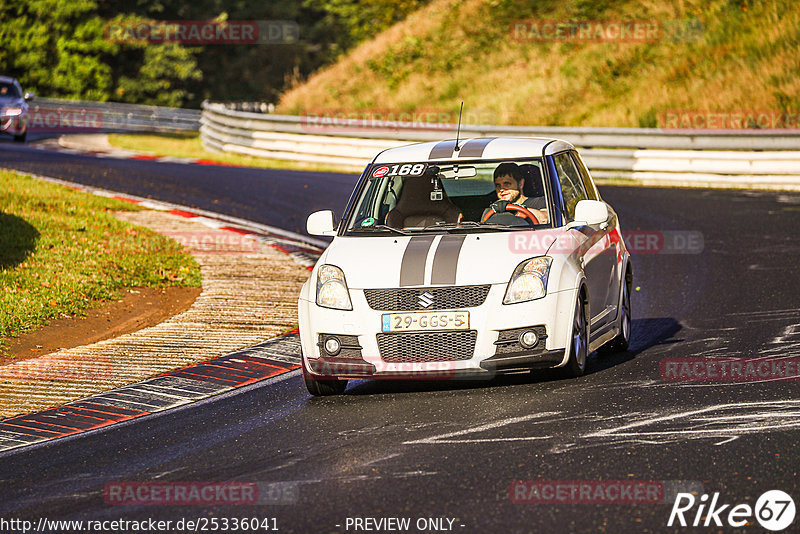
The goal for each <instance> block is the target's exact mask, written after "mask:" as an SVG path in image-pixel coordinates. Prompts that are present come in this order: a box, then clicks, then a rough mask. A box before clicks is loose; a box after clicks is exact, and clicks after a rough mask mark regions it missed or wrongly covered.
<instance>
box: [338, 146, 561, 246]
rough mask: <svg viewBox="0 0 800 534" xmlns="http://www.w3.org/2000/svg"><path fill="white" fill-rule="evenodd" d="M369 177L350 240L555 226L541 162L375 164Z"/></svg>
mask: <svg viewBox="0 0 800 534" xmlns="http://www.w3.org/2000/svg"><path fill="white" fill-rule="evenodd" d="M366 177H367V178H366V183H365V184H363V186H362V187H361V191H360V195H359V197H358V199H357V201H356V203H355V207H354V209H353V210H352V212H351V213H350V216H349V219H348V221H347V225H346V228H347V233H348V235H368V234H374V233H390V232H391V233H417V232H442V231H448V232H483V231H508V230H519V229H530V228H537V229H538V228H545V227H549V226H550V201H549V198H548V195H547V193H546V188H545V187H544V181H543V179H542V161H541V159H539V158H528V159H519V160H503V161H493V162H478V163H463V162H435V163H434V162H418V163H414V162H411V163H397V164H374V165H372V166H371V167H370V168H369V169H367V174H366ZM499 200H501V201H505V202H498V201H499ZM509 204H510V206H509Z"/></svg>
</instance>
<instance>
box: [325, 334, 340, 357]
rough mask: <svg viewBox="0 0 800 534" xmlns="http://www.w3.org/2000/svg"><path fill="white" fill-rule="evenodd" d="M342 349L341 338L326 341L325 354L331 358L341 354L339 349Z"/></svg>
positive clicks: (331, 338) (330, 338)
mask: <svg viewBox="0 0 800 534" xmlns="http://www.w3.org/2000/svg"><path fill="white" fill-rule="evenodd" d="M341 348H342V344H341V343H339V338H336V337H329V338H328V339H326V340H325V352H327V353H328V354H329V355H331V356H336V355H337V354H339V349H341Z"/></svg>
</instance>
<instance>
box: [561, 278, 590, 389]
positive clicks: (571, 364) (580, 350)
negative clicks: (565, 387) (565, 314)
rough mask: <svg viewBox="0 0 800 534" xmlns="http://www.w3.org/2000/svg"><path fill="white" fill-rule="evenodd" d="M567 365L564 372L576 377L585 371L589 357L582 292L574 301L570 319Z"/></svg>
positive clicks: (586, 323) (570, 376)
mask: <svg viewBox="0 0 800 534" xmlns="http://www.w3.org/2000/svg"><path fill="white" fill-rule="evenodd" d="M570 340H571V341H570V345H569V347H567V350H568V351H569V359H567V365H565V366H564V373H565V374H566V376H567V377H569V378H577V377H579V376H581V375H583V373H584V371H586V360H587V359H588V357H589V322H588V321H587V320H586V305H585V304H584V299H583V294H579V295H578V300H577V301H576V302H575V316H574V318H573V320H572V336H571V338H570Z"/></svg>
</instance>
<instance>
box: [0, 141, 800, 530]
mask: <svg viewBox="0 0 800 534" xmlns="http://www.w3.org/2000/svg"><path fill="white" fill-rule="evenodd" d="M0 167H11V168H16V169H20V170H25V171H29V172H33V173H40V174H45V175H49V176H53V177H56V178H62V179H66V180H72V181H75V182H80V183H84V184H89V185H94V186H98V187H103V188H106V189H111V190H117V191H121V192H126V193H131V194H136V195H140V196H152V197H153V198H158V199H161V200H166V201H170V202H179V203H183V204H186V205H191V206H196V207H200V208H205V209H212V210H214V211H218V212H222V213H227V214H230V215H234V216H237V217H242V218H248V219H251V220H254V221H257V222H261V223H266V224H272V225H276V226H280V227H283V228H285V229H288V230H293V231H302V230H303V228H302V226H303V224H302V221H303V220H304V219H305V216H306V215H307V213H309V212H311V211H313V210H316V209H320V208H325V207H330V208H334V209H335V210H337V211H339V212H340V211H341V209H342V208H343V206H344V203H345V201H346V199H347V197H348V195H349V194H350V189H351V187H352V184H353V182H354V180H355V177H354V176H352V175H333V174H323V173H302V172H290V171H272V170H255V169H239V168H214V167H201V166H193V165H177V164H164V163H152V162H146V161H130V160H126V161H114V160H103V159H95V158H91V157H85V156H73V155H67V154H57V153H50V152H43V151H38V150H34V149H32V148H23V147H19V146H14V145H12V144H11V143H0ZM306 186H307V187H306ZM601 193H602V194H603V196H604V199H605V200H607V201H608V202H609V203H610V204H612V205H613V206H614V207H615V209H616V210H617V212H618V214H619V216H620V220H621V223H622V225H623V229H628V230H635V229H640V230H644V231H657V232H664V231H678V232H699V234H700V235H701V236H702V238H703V250H702V252H701V253H697V254H643V253H640V254H635V255H634V258H633V261H634V268H635V274H634V278H635V280H634V286H636V287H637V288H638V290H637V291H635V292H634V294H633V310H634V312H633V315H634V321H633V335H634V339H633V343H632V345H631V349H630V351H628V352H626V353H623V354H619V355H615V356H611V357H605V358H600V357H598V356H596V355H595V356H593V357H592V358H591V359H590V362H589V367H588V373H587V375H586V376H584V377H582V378H580V379H576V380H564V379H561V378H559V377H558V376H557V375H555V374H553V373H547V372H539V373H538V374H536V375H534V376H523V375H512V376H505V377H499V378H496V379H494V380H492V381H489V382H445V383H433V382H421V381H418V382H411V383H408V382H369V381H360V382H355V383H352V384H351V385H350V386H348V389H347V392H346V394H345V395H342V396H338V397H332V398H311V397H310V396H309V395H308V394H307V392H306V391H305V388H304V386H303V384H302V380H301V378H300V377H299V376H298V375H297V374H296V373H290V374H288V375H284V377H282V378H279V379H276V380H274V381H268V382H264V383H260V384H258V385H255V386H252V387H246V388H244V389H242V390H238V391H236V392H232V393H230V394H225V395H222V396H219V397H215V398H211V399H207V400H205V401H201V402H199V403H196V404H192V405H189V406H186V407H182V408H178V409H175V410H172V411H168V412H163V413H161V414H158V415H154V416H147V417H143V418H141V419H137V420H134V421H130V422H129V423H124V424H122V425H119V426H115V427H111V428H109V429H106V430H102V431H98V432H92V433H88V434H85V435H81V436H78V437H75V438H66V439H63V440H56V441H53V442H50V443H48V444H46V445H42V446H35V447H30V448H23V449H18V450H16V451H11V452H10V453H6V454H4V455H0V485H1V486H2V487H1V489H0V518H3V519H6V520H7V519H10V518H21V519H28V520H32V521H34V523H36V522H38V520H39V519H40V518H47V519H48V520H53V519H76V520H79V519H84V520H87V519H97V520H113V519H120V518H124V519H129V520H132V519H136V520H142V519H148V518H154V519H163V520H167V519H170V520H173V521H176V520H178V519H180V518H217V519H221V518H232V517H255V518H275V522H276V524H277V527H278V528H279V529H280V531H282V532H357V531H358V532H365V531H366V530H357V529H355V528H353V526H352V522H351V523H348V518H350V519H351V520H352V519H353V518H365V517H372V518H388V517H407V518H411V527H412V528H411V529H410V530H409V531H411V532H417V531H419V530H417V529H416V521H417V520H418V519H420V518H449V519H454V522H453V523H452V527H451V528H452V530H454V531H456V532H465V533H466V532H538V531H545V532H579V531H597V530H603V531H608V532H642V531H655V532H662V531H677V532H681V531H687V530H690V529H689V528H681V527H677V526H674V527H672V528H668V527H667V526H666V524H667V520H668V517H669V513H670V510H671V507H672V500H671V499H668V502H666V503H662V504H651V503H642V502H639V503H638V504H620V503H614V504H608V503H605V504H603V503H601V504H586V503H575V502H569V499H566V500H562V501H560V502H559V504H527V503H526V504H515V503H512V502H511V499H510V497H509V488H510V487H511V484H512V482H513V481H517V480H525V481H529V480H538V481H601V482H602V481H606V482H608V481H617V480H635V481H653V482H657V483H661V484H662V486H661V487H662V488H674V487H678V486H680V487H686V488H687V489H689V488H691V489H698V488H703V491H705V492H706V493H708V494H713V493H715V492H719V493H720V495H719V501H720V502H721V503H726V504H731V505H735V504H740V503H744V504H749V505H751V506H753V505H755V504H756V500H757V499H758V497H759V496H760V495H761V494H762V493H764V492H765V491H767V490H772V489H779V490H783V491H785V492H787V493H789V494H790V495H791V496H792V497H793V498H794V500H795V502H796V503H798V504H800V500H799V499H800V482H798V466H800V450H798V446H797V444H798V442H799V441H800V428H798V427H800V419H798V413H800V395H799V394H798V393H799V392H800V391H799V390H798V381H797V380H783V379H776V380H768V381H759V382H753V381H749V382H720V381H713V382H690V381H669V380H664V379H663V378H662V375H661V372H660V368H661V367H660V366H661V365H662V364H663V362H664V360H667V359H672V358H709V357H732V358H737V357H758V358H767V357H769V358H773V359H775V358H784V359H787V358H800V306H799V305H798V299H797V295H798V294H800V276H799V275H800V272H798V271H799V270H800V267H798V259H799V258H800V235H798V232H797V229H798V227H800V195H798V194H791V193H781V192H747V191H709V190H691V189H661V188H633V187H602V188H601ZM287 377H288V378H287ZM126 481H139V482H159V483H168V482H186V481H200V482H204V481H227V482H230V481H238V482H243V483H249V482H253V483H260V484H262V487H264V486H263V485H265V484H267V485H269V484H273V485H272V486H268V487H269V488H272V489H273V490H275V492H277V495H278V497H277V500H276V501H271V502H279V503H280V504H269V503H268V499H267V496H266V494H265V495H264V497H263V499H267V501H264V500H263V499H262V501H261V503H260V504H257V505H249V504H246V505H238V506H231V505H229V504H226V503H222V504H214V505H204V506H191V505H184V506H169V505H155V506H154V505H143V504H136V505H115V504H109V503H107V502H106V501H105V500H104V488H105V487H106V485H107V484H116V483H120V482H126ZM675 481H682V482H675ZM681 485H682V486H681ZM534 500H535V499H534ZM665 500H667V499H665ZM696 511H697V506H695V507H694V508H692V510H691V511H690V512H687V514H686V518H687V521H689V522H691V521H692V520H693V519H694V516H695V512H696ZM726 517H727V511H726V512H725V513H724V514H723V515H722V516H721V519H722V520H723V521H725V520H726ZM751 523H752V524H751V525H749V526H747V527H744V528H743V529H741V531H745V532H748V531H752V532H759V531H762V529H761V527H760V526H759V525H758V524H757V523H755V519H754V518H751ZM799 524H800V519H795V521H794V524H793V525H792V526H791V527H790V528H789V529H788V530H787V532H788V531H791V530H794V531H797V526H798V525H799ZM348 525H350V528H349V529H348V528H347V526H348ZM448 525H449V523H448V522H447V521H445V522H444V526H445V527H447V526H448ZM207 526H208V527H209V528H211V525H210V524H209V525H207ZM428 526H430V524H428ZM428 530H430V529H428ZM702 530H703V531H717V530H723V531H730V530H732V529H731V527H729V526H727V525H725V526H724V527H723V528H722V529H720V528H705V529H702ZM218 531H220V532H223V531H224V530H218ZM229 531H231V530H229ZM384 531H386V530H384Z"/></svg>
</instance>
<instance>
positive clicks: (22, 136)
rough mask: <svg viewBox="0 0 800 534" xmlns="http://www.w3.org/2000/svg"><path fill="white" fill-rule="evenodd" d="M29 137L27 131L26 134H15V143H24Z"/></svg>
mask: <svg viewBox="0 0 800 534" xmlns="http://www.w3.org/2000/svg"><path fill="white" fill-rule="evenodd" d="M27 137H28V132H25V133H24V134H20V135H15V136H14V142H15V143H24V142H25V139H26V138H27Z"/></svg>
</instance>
